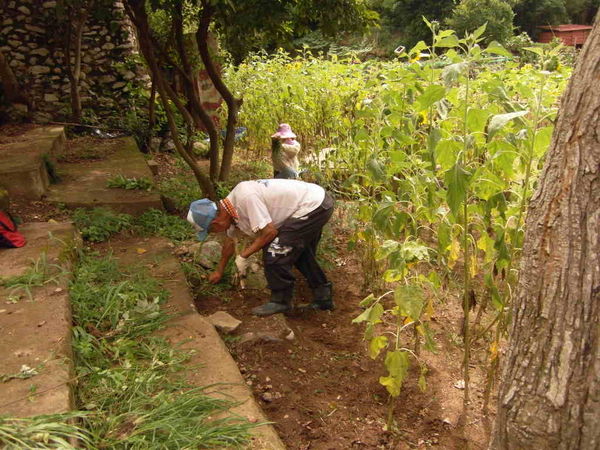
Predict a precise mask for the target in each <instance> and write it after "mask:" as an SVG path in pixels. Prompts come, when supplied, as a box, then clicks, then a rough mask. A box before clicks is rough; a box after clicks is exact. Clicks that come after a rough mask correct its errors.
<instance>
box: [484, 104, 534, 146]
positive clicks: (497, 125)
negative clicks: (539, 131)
mask: <svg viewBox="0 0 600 450" xmlns="http://www.w3.org/2000/svg"><path fill="white" fill-rule="evenodd" d="M528 112H529V111H527V110H525V111H515V112H511V113H505V114H497V115H495V116H492V118H491V119H490V121H489V123H488V126H487V135H488V141H489V140H491V139H492V137H494V135H495V134H496V133H497V132H498V131H500V130H501V129H502V128H503V127H504V126H505V125H506V124H507V123H508V122H510V121H511V120H514V119H516V118H518V117H523V116H524V115H525V114H527V113H528Z"/></svg>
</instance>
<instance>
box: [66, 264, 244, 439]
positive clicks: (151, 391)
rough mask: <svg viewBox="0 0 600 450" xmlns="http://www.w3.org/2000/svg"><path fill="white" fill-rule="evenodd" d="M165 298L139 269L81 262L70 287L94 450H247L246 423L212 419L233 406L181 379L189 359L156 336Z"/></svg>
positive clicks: (80, 397)
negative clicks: (223, 449) (241, 449)
mask: <svg viewBox="0 0 600 450" xmlns="http://www.w3.org/2000/svg"><path fill="white" fill-rule="evenodd" d="M166 298H167V294H166V292H165V291H164V290H163V289H162V288H161V287H160V285H159V284H158V283H157V282H156V281H155V280H154V279H152V278H150V277H148V276H147V275H146V274H145V273H144V272H143V271H141V270H140V269H135V268H133V269H131V268H130V269H128V270H127V271H124V270H123V268H121V267H120V266H118V265H117V262H116V261H115V260H114V259H112V258H110V257H108V258H100V257H98V255H95V254H91V253H88V254H84V255H82V257H81V259H80V264H79V266H78V268H77V270H76V272H75V279H74V281H73V283H72V286H71V299H72V303H73V319H74V322H75V326H74V329H73V336H74V339H73V348H74V354H75V360H76V375H77V378H78V379H79V380H80V381H79V384H78V388H77V392H76V402H77V406H78V408H80V409H81V410H85V411H88V413H89V414H88V415H86V416H85V418H84V419H83V423H84V426H85V429H86V430H87V432H88V433H89V435H90V440H91V442H92V443H93V446H94V447H99V448H133V449H146V448H206V447H215V446H216V447H219V446H221V447H222V446H229V447H236V446H240V445H243V444H245V443H246V442H247V440H248V430H249V428H251V427H253V426H255V425H253V424H250V423H248V422H247V421H245V420H242V419H241V418H229V419H222V420H215V419H212V418H211V417H212V416H214V415H215V414H218V413H219V412H221V411H224V410H226V409H228V408H229V407H231V406H232V403H231V402H228V401H224V400H219V399H215V398H212V397H209V396H207V395H206V394H205V392H204V389H203V388H191V387H190V386H187V385H186V384H185V383H184V382H183V381H182V374H181V371H182V370H183V369H184V368H185V366H184V364H185V362H186V360H187V359H188V358H189V356H190V354H189V353H186V352H184V351H181V350H179V349H177V348H173V347H172V346H171V345H170V344H169V343H168V342H167V341H166V340H165V339H164V338H162V337H159V336H156V335H155V333H154V332H156V331H158V330H159V329H161V328H162V327H164V325H165V321H166V320H167V319H168V316H167V315H166V314H165V313H164V312H162V311H161V309H160V305H161V304H162V303H163V302H164V301H165V300H166Z"/></svg>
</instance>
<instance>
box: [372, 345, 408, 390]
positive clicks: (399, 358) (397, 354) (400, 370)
mask: <svg viewBox="0 0 600 450" xmlns="http://www.w3.org/2000/svg"><path fill="white" fill-rule="evenodd" d="M408 364H409V361H408V354H407V353H406V352H403V351H401V350H395V351H393V352H388V353H387V355H385V367H386V368H387V370H388V373H389V376H387V377H380V378H379V383H380V384H381V385H383V386H385V388H386V389H387V391H388V392H389V393H390V395H391V396H392V397H398V396H399V395H400V390H401V388H402V383H403V382H404V379H405V378H406V374H407V373H408Z"/></svg>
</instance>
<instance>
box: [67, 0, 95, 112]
mask: <svg viewBox="0 0 600 450" xmlns="http://www.w3.org/2000/svg"><path fill="white" fill-rule="evenodd" d="M64 7H65V8H66V12H67V16H66V20H67V23H66V33H65V36H64V39H65V41H64V50H65V58H64V62H65V68H66V72H67V77H68V78H69V86H70V92H71V119H72V120H73V122H75V123H79V122H81V113H82V111H81V92H80V86H79V82H80V80H81V44H82V38H83V29H84V27H85V23H86V22H87V18H88V15H89V11H91V10H92V8H93V7H94V2H89V3H88V2H85V1H81V2H73V3H70V2H66V3H65V5H64Z"/></svg>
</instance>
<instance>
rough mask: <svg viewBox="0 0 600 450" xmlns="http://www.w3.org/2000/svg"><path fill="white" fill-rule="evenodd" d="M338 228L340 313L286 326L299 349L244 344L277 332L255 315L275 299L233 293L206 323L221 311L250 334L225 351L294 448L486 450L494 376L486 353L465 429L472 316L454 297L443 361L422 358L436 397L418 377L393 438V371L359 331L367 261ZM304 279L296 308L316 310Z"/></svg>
mask: <svg viewBox="0 0 600 450" xmlns="http://www.w3.org/2000/svg"><path fill="white" fill-rule="evenodd" d="M334 227H335V228H334V233H333V235H334V237H333V240H334V242H333V245H334V246H335V248H337V255H338V257H336V258H334V261H335V263H334V264H335V265H336V267H335V268H334V269H332V270H329V276H330V278H331V280H332V281H333V283H334V287H335V301H336V306H337V308H336V309H335V311H333V312H314V313H303V314H301V313H296V314H291V315H288V317H286V319H285V322H287V324H288V326H289V327H290V328H291V329H292V330H293V331H294V335H295V339H294V340H292V341H288V340H286V339H285V338H283V339H276V340H268V341H265V340H261V341H250V342H242V340H241V339H240V337H241V336H243V335H244V334H245V333H248V332H253V331H257V330H260V331H261V332H263V331H265V328H267V329H268V328H269V327H270V326H272V324H273V323H277V322H273V320H272V319H264V318H257V317H254V316H252V315H251V309H252V308H253V307H255V306H258V305H259V304H261V303H264V302H265V301H266V300H267V296H268V294H267V293H263V292H260V291H238V290H236V289H232V290H230V291H226V292H223V294H222V295H219V297H215V296H202V295H199V296H197V298H196V306H197V308H198V310H199V311H200V313H201V314H204V315H208V314H212V313H214V312H216V311H219V310H221V311H227V312H229V313H230V314H232V315H233V316H234V317H236V318H238V319H240V320H242V322H243V323H242V325H241V327H240V329H238V330H237V331H236V333H235V335H234V336H225V341H226V342H227V343H228V345H229V347H230V350H231V353H232V354H233V356H234V358H235V359H236V361H237V362H238V364H239V366H240V370H241V371H242V373H243V374H244V377H245V379H246V381H247V383H248V384H249V385H250V386H251V387H252V389H253V391H254V394H255V396H256V398H257V399H259V402H260V403H261V405H262V407H263V409H264V411H265V413H266V414H267V416H268V417H269V419H270V420H272V421H274V422H275V427H276V430H277V431H278V432H279V434H280V436H281V437H282V439H283V440H284V442H285V444H286V445H287V446H288V447H289V448H290V449H323V450H324V449H350V448H364V449H378V448H381V449H405V448H429V447H437V448H443V449H465V448H471V449H483V448H485V446H486V442H487V436H488V435H489V423H490V422H493V417H492V418H488V417H483V416H482V415H481V406H482V402H481V398H482V392H483V379H484V378H485V376H484V373H483V371H482V370H481V369H480V367H482V364H481V363H482V361H478V358H480V357H481V358H484V357H485V351H484V349H482V348H475V349H474V351H473V353H474V357H473V362H474V367H473V368H472V370H471V397H472V398H473V401H472V403H471V407H470V413H469V415H468V418H466V419H465V417H464V415H463V414H462V402H463V400H462V398H463V392H464V391H463V390H461V389H458V388H457V387H455V386H454V385H455V384H456V383H457V382H458V381H459V380H461V379H462V375H461V360H462V349H461V348H460V346H459V341H460V339H459V338H457V334H458V332H459V327H460V325H459V323H460V317H461V316H462V312H461V310H460V301H459V300H458V299H457V298H454V297H452V296H449V298H448V299H447V301H446V303H445V304H442V305H437V306H436V310H437V311H438V312H437V315H436V316H435V317H434V321H433V326H432V328H433V330H434V333H435V336H436V338H435V340H436V343H437V346H438V351H437V354H431V353H428V352H426V351H422V358H423V360H424V361H425V362H426V364H427V366H428V369H429V371H428V374H427V385H428V386H427V390H426V391H425V392H422V391H421V390H420V389H419V387H418V385H417V379H418V376H419V371H418V368H416V367H413V368H411V372H410V375H409V380H408V381H407V382H406V383H405V385H404V386H403V388H402V393H401V395H400V397H399V398H398V399H397V400H396V401H395V412H394V418H395V422H396V427H395V429H394V430H393V431H385V430H384V425H385V418H386V414H387V401H388V395H387V392H386V391H385V389H384V388H383V387H382V386H381V385H380V384H379V382H378V379H379V377H380V376H383V375H385V369H384V366H383V362H382V360H381V357H380V358H379V359H378V360H375V361H374V360H372V359H371V358H370V357H369V356H368V354H367V351H366V347H365V343H364V341H363V339H362V337H363V332H364V328H363V327H362V326H361V325H359V324H352V319H353V318H355V317H356V316H358V315H359V314H360V312H361V311H362V310H361V308H360V307H359V306H358V304H359V302H360V301H361V300H362V299H363V298H364V297H365V296H366V295H368V292H366V291H361V288H360V286H361V285H362V282H363V275H362V273H361V267H360V264H359V260H358V258H357V256H356V255H355V254H350V253H349V252H348V251H347V250H346V242H347V237H346V233H345V231H344V230H343V229H341V228H340V227H339V225H337V226H336V225H335V224H334ZM328 244H329V245H331V243H328ZM326 247H327V246H326ZM339 255H342V256H341V257H340V256H339ZM332 259H333V258H332ZM297 278H298V280H299V283H298V288H297V289H296V291H297V293H296V302H298V303H304V302H309V301H310V296H311V292H310V290H309V289H308V287H307V286H306V285H305V284H304V283H303V280H301V278H302V277H301V276H300V275H299V274H298V277H297ZM223 299H227V301H226V302H224V301H223ZM267 331H268V330H267ZM407 344H408V340H407ZM483 367H485V366H483Z"/></svg>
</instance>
